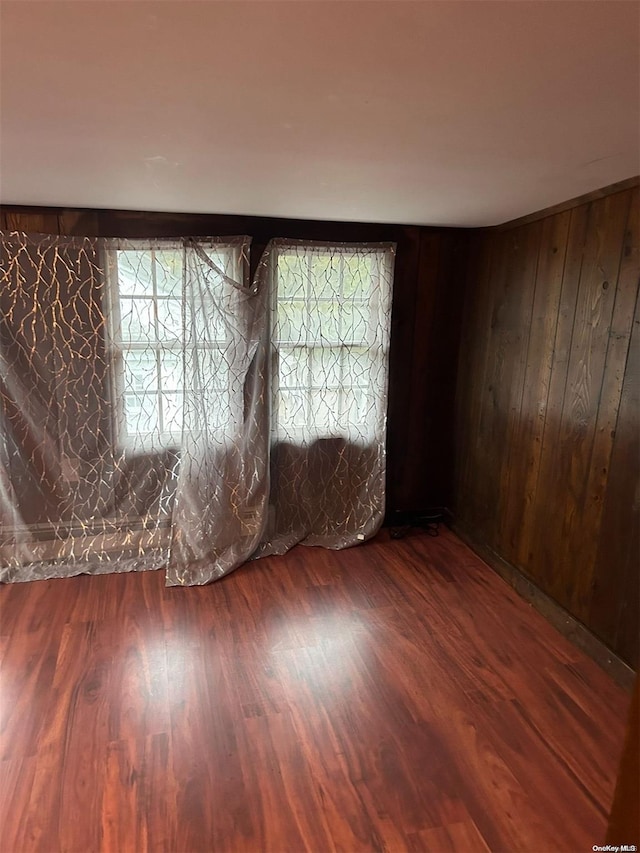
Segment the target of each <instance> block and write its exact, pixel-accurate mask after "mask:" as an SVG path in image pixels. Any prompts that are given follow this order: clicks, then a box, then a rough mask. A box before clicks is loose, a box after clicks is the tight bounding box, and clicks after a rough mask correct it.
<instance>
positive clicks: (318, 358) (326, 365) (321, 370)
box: [311, 347, 348, 387]
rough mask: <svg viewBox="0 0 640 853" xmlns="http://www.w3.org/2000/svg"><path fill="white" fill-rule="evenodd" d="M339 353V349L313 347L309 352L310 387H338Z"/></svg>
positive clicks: (340, 349) (340, 350)
mask: <svg viewBox="0 0 640 853" xmlns="http://www.w3.org/2000/svg"><path fill="white" fill-rule="evenodd" d="M341 352H342V348H341V347H314V349H312V350H311V385H320V386H325V387H326V386H333V387H338V386H339V385H340V353H341ZM347 381H348V379H347Z"/></svg>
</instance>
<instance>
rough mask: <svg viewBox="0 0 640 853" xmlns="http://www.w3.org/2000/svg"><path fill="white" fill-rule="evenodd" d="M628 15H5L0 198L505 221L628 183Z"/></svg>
mask: <svg viewBox="0 0 640 853" xmlns="http://www.w3.org/2000/svg"><path fill="white" fill-rule="evenodd" d="M639 9H640V6H639V5H638V4H637V3H636V2H626V0H594V2H564V1H563V0H559V1H558V2H528V1H527V0H523V2H516V0H512V2H485V0H479V1H478V2H463V0H460V1H459V2H458V0H455V1H454V2H404V0H391V2H368V0H362V2H347V0H340V2H330V1H329V0H326V2H305V0H299V1H298V2H272V0H263V2H244V0H235V2H213V1H212V0H211V1H209V0H203V1H202V2H192V0H180V2H176V0H157V2H138V0H83V2H79V0H75V2H74V0H48V2H46V0H41V1H39V0H36V2H31V0H2V2H0V38H1V53H0V73H1V86H2V90H1V96H2V100H1V104H0V107H1V117H0V200H1V201H2V202H3V203H4V204H21V205H57V206H73V207H90V208H123V209H137V210H141V209H144V210H150V211H154V210H163V211H171V212H181V211H185V212H193V213H199V212H202V213H234V214H248V215H259V216H275V217H294V218H304V219H329V220H346V221H367V222H388V223H406V224H418V225H448V226H466V227H474V226H486V225H494V224H497V223H500V222H504V221H506V220H511V219H514V218H516V217H519V216H523V215H526V214H528V213H531V212H532V211H535V210H539V209H541V208H545V207H547V206H550V205H553V204H556V203H558V202H562V201H564V200H566V199H568V198H573V197H575V196H579V195H582V194H584V193H587V192H590V191H592V190H594V189H597V188H599V187H602V186H605V185H608V184H611V183H614V182H617V181H621V180H624V179H626V178H629V177H631V176H633V175H636V174H638V173H639V172H640V162H639V148H640V140H639V133H640V98H639V80H640V61H639V38H638V25H639Z"/></svg>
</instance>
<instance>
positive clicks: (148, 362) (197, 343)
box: [0, 233, 393, 585]
mask: <svg viewBox="0 0 640 853" xmlns="http://www.w3.org/2000/svg"><path fill="white" fill-rule="evenodd" d="M248 246H249V241H248V239H247V238H230V239H208V240H204V239H198V240H179V241H167V240H153V241H150V240H144V241H140V240H136V241H123V240H95V239H85V238H64V237H49V236H42V235H25V234H21V233H12V234H4V235H2V257H1V259H0V262H1V279H0V580H2V581H12V580H30V579H36V578H47V577H58V576H66V575H72V574H78V573H80V572H88V573H99V572H113V571H130V570H141V569H152V568H158V567H161V566H165V567H166V572H167V583H168V584H170V585H178V584H179V585H188V584H202V583H207V582H209V581H211V580H215V579H216V578H218V577H221V576H222V575H224V574H226V573H227V572H228V571H230V570H232V569H234V568H236V567H237V566H238V565H240V564H242V563H243V562H244V561H245V560H247V559H249V558H250V557H251V556H260V555H262V554H267V553H281V552H283V551H284V550H286V549H287V548H288V547H291V545H293V544H294V543H295V542H303V543H305V544H322V545H326V546H328V547H343V546H346V545H350V544H354V543H356V542H358V541H362V540H363V539H366V538H368V537H369V536H371V535H373V533H375V531H376V530H377V529H378V527H379V525H380V524H381V522H382V516H383V511H384V432H385V412H386V382H387V349H388V336H389V316H390V297H391V282H392V268H393V247H391V246H380V245H376V246H363V245H359V246H353V247H349V246H333V247H331V246H327V245H320V244H313V245H311V244H301V243H294V242H291V241H280V240H278V241H273V242H272V243H271V244H270V245H269V247H268V248H267V251H266V252H265V254H264V256H263V259H262V261H261V263H260V265H259V269H258V274H257V276H256V278H255V280H254V283H253V284H252V285H251V284H250V283H249V281H248Z"/></svg>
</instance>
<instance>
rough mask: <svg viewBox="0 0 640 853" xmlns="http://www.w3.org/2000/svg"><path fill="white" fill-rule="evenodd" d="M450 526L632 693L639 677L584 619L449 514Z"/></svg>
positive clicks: (511, 584) (563, 633)
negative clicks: (549, 594) (584, 622)
mask: <svg viewBox="0 0 640 853" xmlns="http://www.w3.org/2000/svg"><path fill="white" fill-rule="evenodd" d="M447 525H448V526H449V527H450V528H451V530H453V532H454V533H455V534H456V536H459V537H460V539H462V541H463V542H464V543H465V544H466V545H468V546H469V548H471V550H472V551H473V552H474V553H475V554H477V555H478V557H480V558H481V559H482V560H484V562H485V563H486V564H487V565H488V566H489V568H491V569H493V571H494V572H496V573H497V574H498V575H500V577H501V578H502V579H503V580H504V581H506V582H507V583H508V584H509V586H510V587H512V588H513V589H514V590H515V591H516V592H517V593H518V595H519V596H521V598H524V600H525V601H527V602H528V603H529V604H531V605H532V606H533V607H534V608H535V609H536V610H537V611H538V613H540V614H541V615H542V616H544V618H545V619H546V620H547V622H549V623H550V624H551V625H553V627H554V628H555V629H556V630H557V631H559V632H560V633H561V634H562V635H563V637H566V638H567V639H568V640H569V641H570V642H571V643H573V645H574V646H576V647H577V648H579V649H581V650H582V651H583V652H585V654H587V655H588V656H589V657H590V658H591V659H592V660H593V661H595V663H597V664H598V665H599V666H600V667H602V669H604V670H605V672H607V673H608V674H609V675H610V676H611V678H613V680H614V681H615V682H616V683H617V684H619V685H620V686H621V687H623V688H624V689H625V690H628V691H629V692H631V690H632V689H633V685H634V682H635V679H636V673H635V672H634V671H633V669H632V668H631V667H630V666H629V665H628V664H627V663H625V662H624V661H623V660H622V659H621V658H619V657H618V655H616V654H615V653H614V652H612V651H611V649H609V648H608V647H607V646H606V645H605V644H604V643H603V642H602V640H601V639H600V638H599V637H596V635H595V634H593V633H592V632H591V631H590V630H589V629H588V628H587V627H586V626H585V625H583V624H582V622H580V621H578V619H576V618H575V617H574V616H572V615H571V614H570V613H569V612H568V611H567V610H565V609H564V607H562V606H561V605H560V604H558V603H557V602H556V601H554V600H553V599H552V598H550V597H549V596H548V595H547V594H546V593H544V592H543V591H542V590H541V589H540V588H539V587H538V586H536V584H535V583H534V582H533V581H532V580H531V579H530V578H528V577H527V576H526V575H525V574H523V573H522V572H521V571H520V570H519V569H517V568H516V567H515V566H513V565H511V563H509V562H508V561H507V560H505V559H504V558H503V557H501V556H500V555H499V554H497V553H496V552H495V551H494V550H493V549H492V548H490V547H489V546H488V545H486V544H484V543H483V542H481V541H480V539H479V537H478V536H476V535H474V533H473V531H471V530H470V529H469V527H468V526H467V525H465V524H464V523H462V522H460V521H459V520H458V519H456V518H455V517H453V516H450V518H449V520H448V522H447Z"/></svg>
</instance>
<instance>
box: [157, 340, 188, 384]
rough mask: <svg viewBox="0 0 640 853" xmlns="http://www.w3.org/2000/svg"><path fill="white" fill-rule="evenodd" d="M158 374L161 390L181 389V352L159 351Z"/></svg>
mask: <svg viewBox="0 0 640 853" xmlns="http://www.w3.org/2000/svg"><path fill="white" fill-rule="evenodd" d="M160 375H161V377H162V390H163V391H182V389H183V385H182V382H183V375H182V354H181V353H179V352H167V351H166V350H165V351H164V352H161V353H160Z"/></svg>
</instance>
